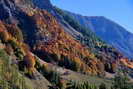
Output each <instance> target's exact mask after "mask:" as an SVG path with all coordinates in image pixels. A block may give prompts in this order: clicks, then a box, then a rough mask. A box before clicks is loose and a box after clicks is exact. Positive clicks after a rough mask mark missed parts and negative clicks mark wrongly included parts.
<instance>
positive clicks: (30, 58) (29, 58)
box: [24, 52, 35, 72]
mask: <svg viewBox="0 0 133 89" xmlns="http://www.w3.org/2000/svg"><path fill="white" fill-rule="evenodd" d="M24 62H25V64H26V67H27V68H28V70H29V71H32V72H34V66H35V57H34V55H33V54H32V53H31V52H28V53H27V54H26V56H25V57H24Z"/></svg>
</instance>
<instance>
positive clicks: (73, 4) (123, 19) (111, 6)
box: [51, 0, 133, 33]
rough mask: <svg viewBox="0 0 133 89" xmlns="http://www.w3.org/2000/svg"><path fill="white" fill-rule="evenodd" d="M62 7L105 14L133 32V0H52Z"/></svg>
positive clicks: (94, 14) (74, 10)
mask: <svg viewBox="0 0 133 89" xmlns="http://www.w3.org/2000/svg"><path fill="white" fill-rule="evenodd" d="M51 1H52V3H53V4H54V5H56V6H58V7H60V8H62V9H65V10H68V11H71V12H75V13H79V14H82V15H85V16H105V17H107V18H109V19H111V20H113V21H115V22H117V23H118V24H120V25H122V26H123V27H124V28H126V29H127V30H128V31H130V32H132V33H133V0H51Z"/></svg>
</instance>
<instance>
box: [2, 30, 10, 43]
mask: <svg viewBox="0 0 133 89" xmlns="http://www.w3.org/2000/svg"><path fill="white" fill-rule="evenodd" d="M0 39H1V41H2V42H7V41H8V39H9V35H8V33H7V32H4V31H3V32H0Z"/></svg>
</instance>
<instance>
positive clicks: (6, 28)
mask: <svg viewBox="0 0 133 89" xmlns="http://www.w3.org/2000/svg"><path fill="white" fill-rule="evenodd" d="M36 2H38V3H41V4H42V5H41V6H42V7H43V5H44V6H45V7H44V8H45V9H44V8H41V6H38V5H40V4H38V3H36V4H35V0H34V2H32V0H1V1H0V13H2V14H0V70H1V71H0V88H2V89H5V88H6V89H75V88H73V87H77V85H84V86H86V87H92V86H93V87H97V86H98V87H99V85H100V83H101V82H103V83H105V84H108V85H110V86H111V82H112V81H111V80H108V79H104V78H105V76H106V75H107V74H110V75H112V73H115V72H116V70H117V69H119V68H121V66H119V65H123V66H124V68H125V66H127V64H126V63H125V62H124V61H123V60H122V58H123V59H124V57H123V56H122V55H121V54H120V53H119V52H117V50H116V49H114V48H113V47H111V46H109V45H107V44H106V43H104V42H103V41H101V40H100V39H99V38H98V37H97V36H95V34H94V33H93V32H91V31H90V30H88V29H86V28H84V27H82V26H81V25H79V24H78V23H77V22H75V21H74V20H73V19H72V18H70V17H69V16H67V15H66V14H64V13H62V11H61V12H60V10H59V11H58V9H57V8H54V7H53V6H52V5H51V4H50V2H49V1H47V0H46V1H45V0H44V2H43V1H42V2H39V1H37V0H36ZM46 10H47V11H46ZM48 11H49V12H50V13H49V12H48ZM66 17H67V18H66ZM71 32H73V33H72V34H71ZM120 59H121V61H123V62H122V63H125V64H122V63H120V62H119V60H120ZM108 72H110V73H108ZM91 75H93V77H91ZM79 76H80V77H81V78H82V79H83V80H84V81H79V79H78V77H79ZM98 76H100V77H101V78H99V77H98ZM88 77H91V78H90V80H89V78H88ZM103 77H104V78H103ZM16 78H17V79H16ZM102 78H103V79H102ZM107 78H108V77H107ZM95 79H96V80H97V82H95ZM72 80H73V81H72ZM75 81H79V83H75ZM86 81H87V82H86ZM105 81H107V82H105ZM90 82H93V83H96V84H95V85H89V84H90ZM68 84H69V85H70V86H69V85H68ZM73 84H74V85H73ZM63 87H65V88H63ZM78 87H81V86H78ZM76 89H77V88H76ZM79 89H80V88H79Z"/></svg>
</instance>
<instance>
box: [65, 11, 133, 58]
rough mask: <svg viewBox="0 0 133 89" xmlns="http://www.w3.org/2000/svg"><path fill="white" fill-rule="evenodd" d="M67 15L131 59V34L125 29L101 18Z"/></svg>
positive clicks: (132, 40)
mask: <svg viewBox="0 0 133 89" xmlns="http://www.w3.org/2000/svg"><path fill="white" fill-rule="evenodd" d="M67 14H69V15H70V16H72V18H74V19H75V20H77V21H78V22H79V23H80V24H81V25H82V26H85V27H86V28H89V29H91V30H92V31H93V32H95V33H96V34H97V36H99V37H100V38H101V39H103V40H104V41H106V42H107V43H109V44H111V45H112V46H114V47H116V48H117V49H118V50H119V51H120V52H122V53H123V54H124V55H125V56H127V57H129V58H133V57H132V52H133V47H132V45H133V34H132V33H130V32H128V31H127V30H126V29H125V28H123V27H122V26H120V25H119V24H117V23H115V22H113V21H111V20H109V19H107V18H105V17H102V16H101V17H100V16H94V17H93V16H92V17H89V16H88V17H87V16H82V15H78V14H74V13H70V12H67Z"/></svg>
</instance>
